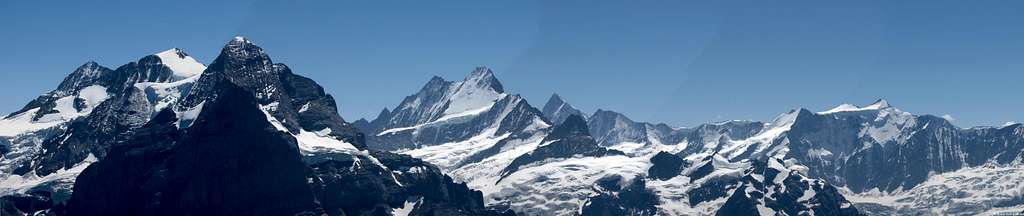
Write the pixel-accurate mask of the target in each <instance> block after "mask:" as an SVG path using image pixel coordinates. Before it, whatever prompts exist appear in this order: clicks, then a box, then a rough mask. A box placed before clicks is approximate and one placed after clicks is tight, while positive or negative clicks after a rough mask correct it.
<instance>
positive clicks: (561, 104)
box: [541, 93, 583, 124]
mask: <svg viewBox="0 0 1024 216" xmlns="http://www.w3.org/2000/svg"><path fill="white" fill-rule="evenodd" d="M541 112H542V113H544V117H546V118H548V120H551V123H553V124H561V123H562V121H565V119H566V118H568V117H569V116H570V115H579V116H583V112H581V111H580V110H578V109H576V108H575V107H573V106H572V105H570V104H569V103H566V102H565V100H562V97H561V96H559V95H558V94H557V93H556V94H552V95H551V98H549V99H548V102H547V103H545V104H544V108H543V109H541Z"/></svg>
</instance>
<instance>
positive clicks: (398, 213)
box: [391, 197, 423, 216]
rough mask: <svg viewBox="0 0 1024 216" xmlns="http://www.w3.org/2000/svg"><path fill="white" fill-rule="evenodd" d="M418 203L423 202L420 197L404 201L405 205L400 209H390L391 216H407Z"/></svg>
mask: <svg viewBox="0 0 1024 216" xmlns="http://www.w3.org/2000/svg"><path fill="white" fill-rule="evenodd" d="M420 202H423V198H422V197H419V198H416V200H412V199H409V200H406V201H405V204H404V205H402V208H396V209H391V215H394V216H409V213H412V210H413V209H414V208H415V207H416V205H417V204H419V203H420Z"/></svg>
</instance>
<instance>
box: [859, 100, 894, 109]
mask: <svg viewBox="0 0 1024 216" xmlns="http://www.w3.org/2000/svg"><path fill="white" fill-rule="evenodd" d="M890 107H892V106H890V105H889V101H886V100H885V99H878V100H875V102H874V103H871V104H869V105H867V106H864V107H863V108H864V109H885V108H890Z"/></svg>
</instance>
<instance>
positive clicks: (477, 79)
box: [462, 67, 505, 93]
mask: <svg viewBox="0 0 1024 216" xmlns="http://www.w3.org/2000/svg"><path fill="white" fill-rule="evenodd" d="M462 83H463V86H466V87H477V88H482V89H490V90H493V91H495V92H498V93H504V92H505V89H504V88H503V87H502V86H501V82H498V78H495V77H494V72H493V71H491V69H490V68H487V67H476V68H475V69H473V72H472V73H469V76H467V77H466V79H465V80H464V81H463V82H462Z"/></svg>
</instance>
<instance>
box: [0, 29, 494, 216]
mask: <svg viewBox="0 0 1024 216" xmlns="http://www.w3.org/2000/svg"><path fill="white" fill-rule="evenodd" d="M154 56H156V57H154ZM167 56H170V57H174V58H177V59H178V60H180V61H178V62H175V63H171V64H170V65H155V64H154V63H152V62H157V63H160V62H171V61H169V60H160V59H159V58H166V57H167ZM154 58H156V61H153V59H154ZM185 60H189V61H193V60H192V58H191V57H187V56H186V55H184V52H181V51H180V50H177V49H174V50H171V51H168V52H163V53H160V54H157V55H153V56H147V57H146V58H143V60H140V61H139V62H136V63H130V64H128V65H126V66H122V67H120V68H119V69H117V70H113V71H108V70H102V69H101V67H98V66H95V65H93V64H86V66H83V68H82V69H79V70H76V72H75V73H73V74H72V75H70V76H69V77H71V78H69V79H68V80H66V81H65V83H71V84H66V85H65V84H62V85H61V86H62V87H60V88H58V90H55V91H53V92H51V93H50V94H47V95H44V97H41V98H43V99H39V100H38V101H43V102H33V103H30V105H29V106H26V107H28V109H26V110H28V111H25V112H21V113H15V114H13V115H11V117H9V118H5V119H4V121H3V122H2V124H3V125H4V127H3V128H5V129H11V128H14V127H8V126H19V127H18V128H14V129H18V130H21V131H13V130H9V131H5V132H10V133H9V134H11V136H5V137H4V139H3V140H4V141H5V142H4V143H3V144H5V147H8V148H6V149H8V151H6V152H4V157H3V158H2V159H0V161H2V164H4V165H5V166H4V169H5V170H4V176H3V181H2V182H4V184H3V190H2V191H3V194H2V195H3V196H2V197H0V206H3V208H0V213H2V214H4V215H6V214H21V213H43V214H56V215H63V214H69V215H109V214H117V215H182V214H240V215H266V214H270V215H277V214H289V215H292V214H327V215H363V214H374V215H389V214H414V215H434V214H440V215H498V214H499V212H497V211H494V210H489V209H487V208H485V206H484V201H483V198H482V194H481V193H480V192H479V191H474V190H472V189H470V188H468V187H467V186H466V185H464V184H458V183H455V182H454V181H453V180H452V179H451V178H450V177H447V176H446V175H444V174H442V173H441V172H440V171H439V170H438V169H437V168H436V167H434V166H433V165H430V164H427V163H424V162H423V161H420V160H417V159H413V158H410V157H408V156H401V155H395V154H392V153H387V152H371V151H368V150H367V149H366V148H365V141H364V136H363V135H362V133H359V132H358V130H357V129H355V128H354V127H352V125H351V124H349V123H347V122H345V121H344V120H343V119H342V118H341V117H340V116H338V115H337V112H336V109H337V108H336V105H335V101H334V99H333V98H331V96H330V95H328V94H325V93H324V91H323V88H321V87H320V86H319V85H317V84H316V83H315V82H313V81H312V80H310V79H308V78H305V77H301V76H298V75H295V74H293V73H292V72H291V71H290V70H289V69H288V67H287V66H285V65H283V64H274V63H273V62H272V61H271V59H270V58H269V56H268V55H267V54H266V53H264V52H263V50H262V48H260V47H258V46H256V45H255V44H253V43H252V42H251V41H249V40H248V39H245V38H241V37H238V38H235V39H233V40H231V41H230V42H229V43H228V44H227V45H226V46H225V47H224V49H223V50H222V51H221V54H220V55H219V56H218V57H217V59H216V60H214V62H213V63H212V64H210V66H209V67H205V66H204V68H205V69H203V70H202V71H201V72H199V73H195V71H191V70H192V69H196V67H194V66H195V65H194V64H192V65H190V64H184V63H182V62H181V61H185ZM196 64H198V63H196ZM157 66H161V67H162V68H161V67H157ZM200 66H201V64H200ZM153 68H156V69H153ZM175 69H184V70H190V71H183V72H179V71H174V70H175ZM168 70H171V71H170V72H168ZM104 73H112V74H111V75H108V74H104ZM83 77H85V78H83ZM92 77H101V78H95V79H94V78H92ZM107 77H115V78H107ZM117 77H128V79H120V78H117ZM75 79H83V80H84V81H82V80H75ZM109 80H114V81H109ZM125 80H127V81H125ZM115 84H123V85H115ZM67 86H71V87H67ZM82 86H85V87H82ZM92 86H101V87H104V88H106V90H107V91H106V92H105V94H108V95H109V96H104V97H101V99H102V100H97V103H99V104H98V105H91V103H92V102H91V101H90V100H91V98H89V97H87V96H82V95H83V94H82V93H80V92H83V91H84V92H87V91H88V88H98V87H92ZM75 87H82V89H85V90H81V89H79V90H75V89H74V88H75ZM110 89H122V90H119V91H110ZM76 91H77V92H78V93H75V92H76ZM69 92H70V93H69ZM73 93H74V94H73ZM95 94H99V93H95ZM64 95H69V96H64ZM75 95H77V96H75ZM57 96H60V97H69V98H70V97H75V98H79V99H80V100H84V101H85V102H83V103H85V105H86V106H83V107H86V108H88V109H84V108H83V109H76V110H70V109H64V110H62V109H56V110H58V111H67V112H68V113H62V112H59V113H57V114H59V115H64V116H61V117H65V116H66V117H74V118H53V119H50V118H48V117H49V116H50V115H43V116H44V118H42V119H41V120H34V119H32V118H31V116H32V115H36V114H35V113H38V110H42V109H41V108H38V107H39V106H46V105H45V104H47V103H56V104H60V103H62V102H63V101H60V100H54V102H46V101H50V100H49V99H47V98H54V97H57ZM83 98H84V99H83ZM79 99H76V100H79ZM99 101H102V102H99ZM32 104H42V105H39V106H33V105H32ZM56 107H60V106H56ZM88 111H91V112H88ZM65 114H66V115H65ZM54 119H56V120H62V121H56V120H54ZM50 120H53V121H50ZM9 156H10V157H9ZM18 164H21V165H20V166H17V167H15V166H9V165H18ZM12 167H14V168H12ZM76 177H77V178H76ZM71 185H74V186H73V187H71ZM505 213H506V214H509V213H511V212H505Z"/></svg>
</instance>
